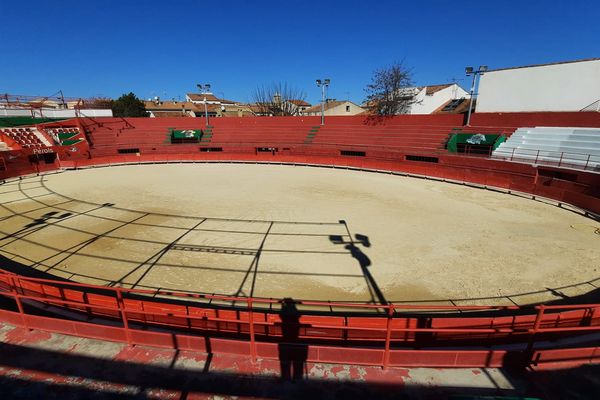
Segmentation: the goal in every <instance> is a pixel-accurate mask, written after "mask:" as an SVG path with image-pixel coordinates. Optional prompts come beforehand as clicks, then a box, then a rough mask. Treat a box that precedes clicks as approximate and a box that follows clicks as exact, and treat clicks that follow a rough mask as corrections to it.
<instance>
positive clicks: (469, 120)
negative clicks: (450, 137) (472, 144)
mask: <svg viewBox="0 0 600 400" xmlns="http://www.w3.org/2000/svg"><path fill="white" fill-rule="evenodd" d="M475 77H477V73H476V72H473V82H472V83H471V99H470V100H469V113H468V114H467V126H471V109H472V108H473V96H474V95H475Z"/></svg>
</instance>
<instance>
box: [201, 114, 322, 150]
mask: <svg viewBox="0 0 600 400" xmlns="http://www.w3.org/2000/svg"><path fill="white" fill-rule="evenodd" d="M212 123H213V125H214V129H213V140H212V142H213V143H219V144H248V145H252V146H256V147H270V146H278V145H299V144H303V143H304V141H305V140H306V138H307V135H308V133H309V131H310V130H311V128H312V126H314V125H315V124H314V121H313V120H312V119H304V118H268V117H257V118H247V119H245V120H244V119H241V118H240V119H236V120H235V121H234V120H233V119H224V118H221V119H214V120H213V121H212Z"/></svg>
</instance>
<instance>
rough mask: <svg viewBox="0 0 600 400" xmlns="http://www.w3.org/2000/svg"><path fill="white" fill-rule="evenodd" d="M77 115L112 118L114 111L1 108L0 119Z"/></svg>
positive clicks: (68, 116)
mask: <svg viewBox="0 0 600 400" xmlns="http://www.w3.org/2000/svg"><path fill="white" fill-rule="evenodd" d="M77 113H79V115H80V116H85V117H112V116H113V114H112V110H85V109H82V110H69V109H67V110H55V109H52V108H49V109H34V110H26V109H23V108H0V117H34V118H75V117H77V116H78V115H77Z"/></svg>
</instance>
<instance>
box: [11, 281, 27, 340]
mask: <svg viewBox="0 0 600 400" xmlns="http://www.w3.org/2000/svg"><path fill="white" fill-rule="evenodd" d="M8 279H9V282H10V288H11V292H12V293H13V296H14V298H15V302H16V303H17V309H18V310H19V314H21V322H22V324H23V327H24V328H26V329H29V325H28V324H27V319H26V318H25V310H24V309H23V303H21V295H20V294H19V291H18V290H17V285H16V284H15V277H13V276H9V277H8ZM17 279H18V278H17Z"/></svg>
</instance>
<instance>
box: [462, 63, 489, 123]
mask: <svg viewBox="0 0 600 400" xmlns="http://www.w3.org/2000/svg"><path fill="white" fill-rule="evenodd" d="M487 69H488V68H487V65H480V66H479V68H478V69H477V71H475V70H474V69H473V67H466V68H465V73H466V74H467V76H471V75H473V81H472V82H471V96H470V97H471V98H470V99H469V111H468V113H467V126H471V113H472V110H473V98H474V97H475V79H476V78H477V77H478V76H481V75H483V73H484V72H485V71H487Z"/></svg>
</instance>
